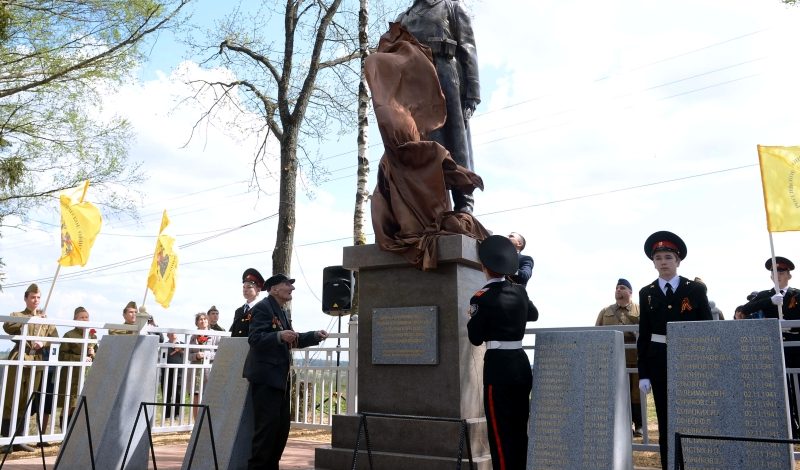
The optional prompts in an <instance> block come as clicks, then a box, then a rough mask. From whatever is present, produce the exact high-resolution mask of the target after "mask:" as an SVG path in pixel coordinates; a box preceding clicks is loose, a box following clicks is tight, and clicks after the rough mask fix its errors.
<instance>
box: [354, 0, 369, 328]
mask: <svg viewBox="0 0 800 470" xmlns="http://www.w3.org/2000/svg"><path fill="white" fill-rule="evenodd" d="M368 7H369V0H360V6H359V10H358V48H359V52H360V53H361V80H360V81H359V83H358V171H357V181H356V205H355V210H354V212H353V245H364V244H366V243H367V236H366V234H365V233H364V221H365V219H366V210H367V202H368V201H369V190H368V189H367V178H368V177H369V158H368V156H367V139H368V131H369V119H368V118H367V112H368V110H369V91H368V90H367V79H366V75H365V74H364V69H365V63H366V60H367V56H368V55H369V37H368V35H367V33H368V31H367V25H368V24H369V15H368V11H367V9H368ZM350 311H351V312H352V313H353V314H358V273H357V272H356V273H353V301H352V304H351V310H350Z"/></svg>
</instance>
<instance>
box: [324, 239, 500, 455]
mask: <svg viewBox="0 0 800 470" xmlns="http://www.w3.org/2000/svg"><path fill="white" fill-rule="evenodd" d="M437 258H438V263H439V267H438V268H437V269H436V270H435V271H429V272H423V271H420V270H418V269H416V268H414V267H413V266H411V265H409V264H408V262H407V261H406V260H405V259H404V258H402V257H401V256H398V255H395V254H392V253H388V252H384V251H381V250H380V249H379V248H378V246H377V245H364V246H353V247H346V248H345V249H344V262H343V265H344V267H346V268H349V269H353V270H357V271H358V272H359V330H358V331H359V333H358V408H359V411H362V412H369V413H386V414H399V415H410V416H416V417H418V418H416V419H408V420H405V419H404V420H396V419H391V420H390V419H386V418H373V417H370V418H369V421H368V430H369V437H370V447H371V449H372V457H373V464H374V467H375V468H380V469H383V470H393V469H398V470H399V469H404V470H405V469H409V468H413V469H415V470H429V469H430V470H438V469H448V470H449V469H452V468H455V462H456V455H457V452H458V446H459V435H460V424H459V423H454V422H442V421H432V420H427V419H424V418H425V417H435V418H456V419H466V420H468V430H469V437H470V446H471V448H472V454H473V461H474V462H475V463H476V466H475V468H477V469H490V468H491V457H490V455H489V448H488V443H487V441H486V422H485V419H484V414H483V384H482V379H481V376H482V372H483V352H484V350H483V348H482V347H481V348H476V347H474V346H472V345H471V344H470V342H469V340H468V338H467V328H466V323H467V308H468V306H469V299H470V298H471V297H472V294H473V293H474V292H475V291H476V290H477V289H479V288H481V287H482V286H483V285H484V284H485V277H484V276H483V273H482V272H481V269H480V263H479V261H478V255H477V242H476V241H475V240H474V239H472V238H469V237H466V236H462V235H453V236H447V237H441V238H440V239H439V242H438V256H437ZM429 307H435V309H434V310H435V312H436V313H435V315H436V322H435V328H436V331H435V332H434V335H433V336H432V338H431V339H430V341H431V342H433V341H435V343H436V344H422V345H420V346H419V347H420V348H421V349H423V350H424V354H421V356H426V360H427V356H428V355H429V354H430V352H431V350H432V349H435V350H436V358H435V360H434V361H433V362H428V363H425V364H422V363H408V362H413V361H414V358H413V357H411V359H410V360H408V358H404V357H401V356H397V357H395V356H390V357H388V358H387V357H386V356H385V355H386V354H387V351H389V352H390V353H391V351H398V350H400V349H402V347H403V346H404V345H402V344H401V345H399V346H400V347H399V349H398V348H395V349H391V348H386V345H385V344H384V345H380V347H379V348H377V351H373V350H374V349H376V348H374V345H373V338H372V333H373V328H374V327H375V326H376V325H375V324H374V322H373V317H374V313H375V310H376V309H377V310H378V311H379V312H380V311H382V310H383V309H397V308H407V309H408V310H409V311H411V312H415V313H416V314H419V312H427V311H430V310H431V309H430V308H429ZM385 312H386V311H385V310H383V313H385ZM410 317H413V315H411V316H410ZM412 341H413V340H412ZM373 353H375V354H376V357H377V356H382V357H379V358H377V360H376V358H374V357H373ZM412 355H413V353H412ZM387 359H388V361H387ZM387 362H393V363H387ZM420 362H422V361H420ZM358 424H359V417H358V416H344V415H338V416H335V417H334V420H333V429H332V439H331V445H330V446H329V447H323V448H318V449H317V451H316V457H315V466H316V468H317V469H330V470H334V469H350V468H351V461H352V457H353V449H354V447H355V444H356V437H357V433H358ZM360 449H361V454H360V455H359V459H358V460H359V465H358V468H369V465H368V459H367V453H366V445H365V443H364V441H363V437H362V443H361V446H360ZM463 455H464V457H466V446H465V447H464V454H463Z"/></svg>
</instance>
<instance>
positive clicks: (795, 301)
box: [742, 256, 800, 439]
mask: <svg viewBox="0 0 800 470" xmlns="http://www.w3.org/2000/svg"><path fill="white" fill-rule="evenodd" d="M764 267H765V268H767V270H768V271H770V273H771V274H770V279H772V282H773V283H774V284H775V285H777V287H778V291H779V292H776V291H775V288H774V287H773V288H772V289H769V290H762V291H761V292H759V293H757V294H756V295H755V296H754V297H753V298H752V299H750V301H749V302H747V303H746V304H744V305H743V306H742V312H743V313H744V317H745V318H748V317H749V318H753V317H755V315H753V314H754V313H756V312H759V311H760V312H762V314H763V317H761V318H779V315H778V306H779V305H780V306H781V312H782V313H783V319H784V320H800V289H796V288H794V287H789V280H790V279H791V278H792V271H793V270H794V263H792V262H791V261H790V260H789V259H787V258H784V257H783V256H776V257H775V271H774V272H773V270H772V258H769V259H768V260H767V261H766V262H765V263H764ZM776 276H777V277H776ZM782 334H783V341H800V330H798V329H797V328H792V329H791V330H790V331H784V332H783V333H782ZM783 357H784V363H785V364H786V367H787V368H794V367H800V347H791V348H784V349H783ZM786 378H787V381H786V383H787V385H788V386H789V410H790V412H791V418H792V419H791V421H792V438H793V439H797V438H798V436H800V413H798V410H797V399H796V396H795V393H794V386H793V383H794V377H793V375H792V374H788V375H787V376H786Z"/></svg>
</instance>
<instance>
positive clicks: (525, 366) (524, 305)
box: [467, 235, 539, 469]
mask: <svg viewBox="0 0 800 470" xmlns="http://www.w3.org/2000/svg"><path fill="white" fill-rule="evenodd" d="M478 257H479V258H480V260H481V263H482V264H483V273H484V275H485V276H486V285H485V286H483V288H481V289H480V290H478V291H477V292H475V294H474V295H473V296H472V299H470V305H469V321H468V322H467V334H468V336H469V340H470V342H471V343H472V344H474V345H475V346H480V345H482V344H484V343H485V344H486V352H485V353H484V356H483V406H484V411H485V413H486V427H487V433H488V438H489V450H490V451H491V454H492V465H493V468H508V469H511V468H525V462H526V460H527V453H528V414H529V410H530V401H529V396H530V392H531V386H532V383H533V378H532V376H531V364H530V361H529V359H528V355H527V354H525V351H524V350H523V349H522V337H523V336H524V335H525V326H526V322H529V321H536V320H537V319H538V318H539V312H538V311H537V310H536V307H535V306H534V305H533V303H532V302H531V301H530V299H528V293H527V292H526V291H525V287H523V286H522V285H519V284H515V283H513V282H511V281H509V280H507V279H506V278H505V276H507V275H511V274H514V273H515V272H516V271H517V268H518V265H519V263H518V262H519V256H518V255H517V250H516V248H515V247H514V245H513V243H512V242H511V240H509V239H508V238H506V237H503V236H499V235H492V236H490V237H488V238H486V239H485V240H483V241H482V242H481V243H480V245H479V247H478ZM501 462H502V463H501Z"/></svg>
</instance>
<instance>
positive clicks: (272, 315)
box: [242, 296, 320, 390]
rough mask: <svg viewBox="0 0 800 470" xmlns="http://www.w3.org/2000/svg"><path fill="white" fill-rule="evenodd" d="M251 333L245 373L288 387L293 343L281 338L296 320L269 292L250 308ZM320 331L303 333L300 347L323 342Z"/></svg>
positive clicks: (258, 380) (251, 378)
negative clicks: (320, 339)
mask: <svg viewBox="0 0 800 470" xmlns="http://www.w3.org/2000/svg"><path fill="white" fill-rule="evenodd" d="M249 313H251V314H252V318H251V320H250V334H249V335H248V337H247V338H248V339H247V342H248V343H250V351H249V352H248V353H247V359H245V362H244V371H243V373H242V376H243V377H244V378H246V379H248V380H249V381H250V382H253V383H259V384H267V385H268V386H270V387H273V388H277V389H280V390H286V387H287V383H288V380H289V367H290V365H291V350H290V345H288V344H286V343H284V342H282V341H280V340H279V338H278V335H279V334H280V332H281V331H283V330H291V329H292V324H291V322H290V321H289V318H288V317H287V316H286V312H285V311H284V310H283V309H282V308H281V307H280V305H278V302H277V301H275V299H274V298H272V296H268V297H266V298H265V299H262V300H261V301H260V302H258V303H257V304H255V305H254V306H253V308H251V309H250V312H249ZM319 342H320V341H319V339H317V336H316V332H314V331H309V332H307V333H300V334H299V338H298V340H297V344H296V345H293V346H294V347H297V348H306V347H308V346H313V345H315V344H319Z"/></svg>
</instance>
